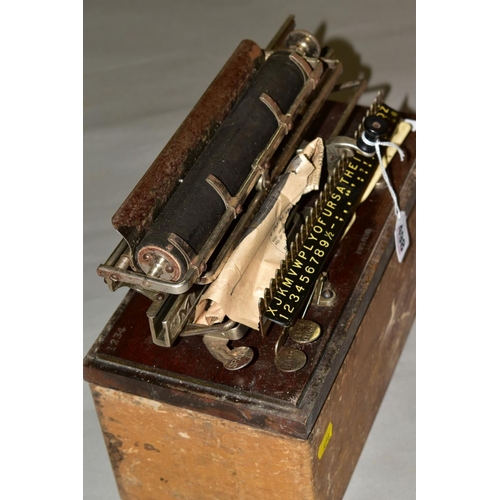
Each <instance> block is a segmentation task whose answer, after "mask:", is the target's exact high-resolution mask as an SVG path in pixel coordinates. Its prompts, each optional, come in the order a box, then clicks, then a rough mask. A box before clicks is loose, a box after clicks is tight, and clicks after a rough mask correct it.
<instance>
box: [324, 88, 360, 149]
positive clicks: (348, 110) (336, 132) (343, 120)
mask: <svg viewBox="0 0 500 500" xmlns="http://www.w3.org/2000/svg"><path fill="white" fill-rule="evenodd" d="M367 84H368V82H367V80H361V82H360V84H359V88H358V90H357V91H356V93H355V94H354V95H353V96H352V98H351V100H350V101H349V104H348V105H347V108H346V109H345V110H344V112H343V113H342V116H341V117H340V120H339V121H338V123H337V125H336V126H335V129H334V130H333V132H332V134H331V135H330V137H329V139H328V141H327V143H328V142H330V140H331V139H332V138H333V137H335V136H337V135H339V134H340V132H341V130H342V128H343V127H344V125H345V123H346V121H347V120H348V118H349V116H351V113H352V110H353V109H354V107H355V106H356V104H357V103H358V101H359V98H360V97H361V94H362V93H363V92H364V91H365V89H366V85H367Z"/></svg>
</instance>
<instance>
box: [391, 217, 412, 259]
mask: <svg viewBox="0 0 500 500" xmlns="http://www.w3.org/2000/svg"><path fill="white" fill-rule="evenodd" d="M394 241H395V243H396V254H397V256H398V261H399V262H403V259H404V256H405V254H406V251H407V250H408V247H409V246H410V235H409V234H408V225H407V224H406V213H405V212H399V217H398V218H397V220H396V229H395V230H394Z"/></svg>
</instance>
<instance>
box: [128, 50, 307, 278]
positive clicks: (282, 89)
mask: <svg viewBox="0 0 500 500" xmlns="http://www.w3.org/2000/svg"><path fill="white" fill-rule="evenodd" d="M289 56H290V52H276V53H274V54H272V55H271V56H270V57H269V58H268V59H267V61H266V62H265V63H264V64H263V65H262V67H261V69H260V70H259V71H258V72H257V74H256V75H255V77H254V79H253V80H252V82H251V84H250V85H249V88H248V89H247V91H246V92H245V94H244V95H243V96H242V97H241V99H240V100H239V101H238V102H237V104H236V105H235V107H234V109H233V110H232V111H231V113H230V114H229V116H228V117H227V118H226V120H225V121H224V123H223V124H222V125H221V126H220V128H219V130H218V131H217V132H216V134H215V135H214V137H213V139H212V141H211V142H210V143H209V144H208V146H207V147H206V149H205V150H204V151H203V153H202V154H201V155H200V157H199V158H198V160H197V161H196V162H195V163H194V165H193V167H192V168H191V169H190V171H189V172H188V173H187V175H186V177H185V178H184V180H183V182H182V184H181V185H180V186H179V187H178V188H177V189H176V191H175V192H174V194H173V195H172V197H171V198H170V200H169V201H168V202H167V203H166V204H165V206H164V207H163V209H162V211H161V213H160V215H159V216H158V218H157V219H156V221H155V222H154V223H153V225H152V226H151V228H150V229H149V231H148V232H147V233H146V235H145V236H144V238H143V240H142V241H141V242H140V244H139V245H138V247H137V250H136V259H137V261H138V263H139V265H140V266H141V267H142V268H143V270H144V271H145V272H148V271H149V270H150V268H151V267H152V265H153V260H155V261H157V260H158V255H161V256H163V257H164V258H165V259H166V262H165V261H163V264H162V266H157V268H158V269H159V270H160V273H159V274H157V276H158V277H160V278H161V279H164V280H167V281H181V280H182V279H183V277H184V274H185V272H186V270H187V267H189V264H188V263H187V262H184V263H182V262H181V261H182V260H184V261H185V260H186V259H184V258H183V257H182V255H181V254H179V252H176V249H175V248H172V246H171V245H169V242H168V241H167V238H168V235H169V234H170V233H175V234H177V235H178V236H180V237H181V238H182V239H183V240H184V241H185V242H186V243H188V245H189V246H190V247H191V248H192V249H193V250H194V252H195V253H198V252H199V251H200V250H201V248H202V247H203V244H204V243H205V242H206V241H207V239H208V237H209V236H210V234H211V233H212V231H213V230H214V228H215V226H216V225H217V223H218V221H219V220H220V218H221V217H222V215H223V214H224V211H225V207H224V203H223V201H222V200H221V198H220V196H219V195H218V194H217V192H216V191H215V190H214V189H213V187H212V186H210V185H209V184H208V183H207V182H206V179H207V177H208V176H209V174H212V175H214V176H215V177H217V178H218V179H219V180H220V181H222V183H223V184H224V185H225V186H226V187H227V189H228V190H229V192H230V194H231V196H235V195H236V194H237V192H238V190H239V188H240V187H241V185H242V184H243V182H244V180H245V179H246V177H247V176H248V174H249V173H250V170H251V166H252V163H253V162H254V161H255V159H256V157H257V156H258V155H259V153H260V152H261V151H262V150H263V149H264V148H265V147H266V145H267V144H268V142H269V140H270V139H271V137H272V136H273V134H274V133H275V132H276V130H277V128H278V123H277V120H276V117H275V116H274V114H273V113H272V112H271V110H270V109H269V108H268V107H267V106H266V105H265V104H264V103H263V102H262V101H261V100H260V96H261V95H262V94H263V93H265V94H268V95H269V96H270V97H271V98H272V99H274V100H275V101H276V103H277V104H278V105H279V107H280V109H281V111H282V112H283V113H284V114H286V113H287V112H288V110H289V108H290V106H291V105H292V103H293V102H294V100H295V98H296V97H297V95H298V94H299V92H300V90H301V89H302V87H303V85H304V81H305V79H304V76H303V73H302V71H301V69H300V68H299V67H298V66H297V65H296V64H295V63H294V62H293V61H292V60H291V59H290V57H289ZM153 256H154V258H153ZM150 274H151V271H150Z"/></svg>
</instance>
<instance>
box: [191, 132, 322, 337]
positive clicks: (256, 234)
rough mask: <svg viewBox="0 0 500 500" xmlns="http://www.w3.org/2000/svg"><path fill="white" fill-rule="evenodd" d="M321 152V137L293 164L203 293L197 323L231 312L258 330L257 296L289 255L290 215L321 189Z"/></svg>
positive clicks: (219, 318)
mask: <svg viewBox="0 0 500 500" xmlns="http://www.w3.org/2000/svg"><path fill="white" fill-rule="evenodd" d="M323 156H324V144H323V140H322V139H320V138H318V139H315V140H314V141H312V142H311V143H309V144H308V145H307V146H306V147H305V148H304V150H303V152H302V153H301V154H300V155H298V156H296V157H295V158H294V159H293V160H292V161H291V162H290V164H289V166H288V168H287V170H286V172H285V173H284V174H283V175H281V176H280V177H279V179H278V180H277V182H276V184H275V185H274V186H273V188H272V190H271V192H270V193H269V196H268V197H267V199H266V201H265V202H264V204H263V205H262V207H261V209H260V210H259V211H258V213H257V214H256V216H255V218H254V220H253V222H252V224H251V226H250V227H249V228H248V230H247V231H246V233H245V235H244V236H243V239H242V241H241V243H240V244H239V245H238V246H237V247H236V249H235V250H234V252H233V253H232V255H231V257H230V258H229V260H228V262H227V263H226V265H225V266H224V268H223V270H222V271H221V273H220V275H219V277H218V278H217V279H216V280H215V281H214V282H213V283H212V284H211V285H210V287H209V288H208V289H207V291H206V292H205V293H204V294H203V296H202V297H201V299H200V302H199V303H198V307H197V309H196V323H198V324H203V325H211V324H214V323H220V322H222V321H223V320H224V317H225V316H227V317H229V318H230V319H231V320H233V321H236V322H238V323H243V324H244V325H246V326H249V327H250V328H253V329H257V328H258V324H259V310H258V302H259V299H260V298H261V297H262V296H263V294H264V290H265V288H267V287H268V286H269V281H270V280H271V278H273V277H274V274H275V271H276V269H277V268H278V267H279V265H280V262H281V261H282V260H283V259H284V258H285V254H286V235H285V230H284V227H285V223H286V220H287V217H288V214H289V213H290V210H291V209H292V207H293V206H294V205H295V204H296V203H297V202H298V201H299V200H300V198H301V197H302V195H303V194H305V193H308V192H310V191H313V190H317V189H319V180H320V176H321V167H322V164H323Z"/></svg>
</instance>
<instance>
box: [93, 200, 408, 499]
mask: <svg viewBox="0 0 500 500" xmlns="http://www.w3.org/2000/svg"><path fill="white" fill-rule="evenodd" d="M415 219H416V215H415V210H414V211H413V213H412V214H411V216H410V218H409V228H410V234H411V235H412V237H413V242H412V245H411V247H410V250H409V252H408V255H407V256H406V258H405V260H404V262H403V263H402V264H399V263H398V262H397V259H396V256H395V254H394V253H393V254H392V257H391V259H390V261H389V264H388V266H387V268H386V269H385V271H384V273H383V275H382V278H381V279H380V282H379V284H378V286H377V288H376V291H375V294H374V295H373V298H372V300H371V302H370V304H369V307H368V309H367V310H366V313H365V315H364V317H363V319H362V321H361V323H360V325H359V328H358V330H357V332H356V334H355V337H354V340H353V341H352V344H351V345H350V348H349V351H348V353H347V355H346V356H345V359H344V361H343V363H342V366H341V368H340V371H339V372H338V374H337V376H336V378H335V381H334V383H333V385H332V386H331V389H330V391H329V393H328V397H327V398H326V401H325V402H324V405H323V407H322V409H321V411H320V413H319V416H318V418H317V419H316V421H315V423H314V425H313V427H312V431H311V432H310V433H309V435H308V437H307V438H305V439H304V438H300V437H291V436H289V435H286V434H287V433H285V434H283V433H280V432H279V430H277V429H265V428H259V427H257V426H255V425H245V424H244V423H241V422H236V421H232V420H228V419H227V416H224V418H220V417H218V416H216V415H215V414H208V413H206V410H205V411H194V410H190V409H187V408H182V407H179V406H173V405H171V404H168V403H166V402H163V401H157V400H154V399H151V398H145V397H141V396H138V395H136V394H131V393H128V392H124V391H122V390H115V389H111V388H109V387H105V386H103V385H98V384H96V383H91V389H92V394H93V397H94V402H95V405H96V409H97V412H98V415H99V420H100V423H101V427H102V430H103V434H104V438H105V441H106V445H107V448H108V452H109V456H110V460H111V463H112V465H113V469H114V473H115V477H116V481H117V484H118V488H119V491H120V495H121V497H122V498H123V499H124V500H135V499H137V500H139V499H140V500H156V499H158V498H165V499H167V498H172V499H186V500H188V499H189V500H194V499H196V500H203V499H207V500H212V499H214V498H219V499H238V500H240V499H252V500H255V499H263V500H264V499H265V500H270V499H290V500H293V499H297V500H299V499H300V500H307V499H328V500H330V499H334V500H339V499H341V498H342V496H343V494H344V492H345V490H346V488H347V485H348V482H349V479H350V477H351V475H352V473H353V470H354V467H355V465H356V462H357V460H358V458H359V455H360V453H361V450H362V448H363V445H364V443H365V441H366V438H367V436H368V433H369V430H370V428H371V425H372V423H373V421H374V419H375V416H376V414H377V411H378V408H379V406H380V403H381V401H382V398H383V396H384V393H385V391H386V388H387V386H388V384H389V381H390V379H391V376H392V373H393V371H394V368H395V366H396V363H397V360H398V359H399V356H400V353H401V350H402V348H403V345H404V342H405V340H406V337H407V334H408V332H409V330H410V327H411V325H412V322H413V319H414V317H415V306H416V304H415V250H416V244H415V239H414V238H415V234H416V233H415ZM110 385H112V384H110ZM215 413H216V412H215ZM328 436H331V438H330V439H328Z"/></svg>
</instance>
